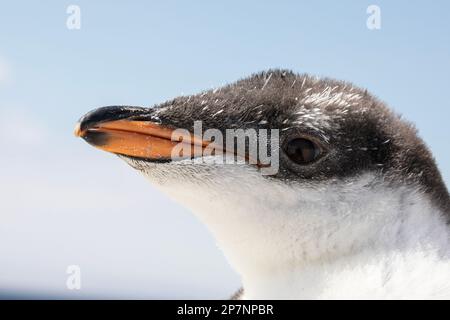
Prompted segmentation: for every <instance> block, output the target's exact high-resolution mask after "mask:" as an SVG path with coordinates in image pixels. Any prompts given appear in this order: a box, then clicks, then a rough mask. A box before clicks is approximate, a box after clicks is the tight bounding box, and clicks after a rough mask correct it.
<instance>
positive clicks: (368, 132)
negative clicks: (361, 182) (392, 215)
mask: <svg viewBox="0 0 450 320" xmlns="http://www.w3.org/2000/svg"><path fill="white" fill-rule="evenodd" d="M133 110H135V109H133ZM133 112H134V111H133ZM134 118H137V119H138V118H141V119H151V120H153V121H160V122H162V123H164V124H165V125H169V126H173V127H175V128H185V129H190V130H192V129H193V124H194V121H195V120H201V121H202V123H203V130H206V129H209V128H216V129H220V130H222V131H225V129H233V128H241V129H248V128H255V129H259V128H277V129H280V139H281V145H282V144H283V141H285V140H286V139H289V137H291V136H292V135H308V136H311V137H314V138H315V139H317V140H318V141H320V143H321V144H322V145H323V146H324V147H325V149H326V150H327V152H326V153H327V154H326V156H325V157H323V159H322V160H321V161H318V162H317V163H314V164H311V165H309V166H303V167H299V166H295V165H293V164H292V163H290V162H289V161H288V159H286V157H285V156H283V152H280V156H281V159H280V171H279V173H278V174H277V175H276V176H275V177H272V178H279V179H285V180H297V181H298V180H302V179H308V180H323V179H337V178H344V177H349V176H354V175H357V174H361V173H364V172H367V171H371V172H375V173H379V176H380V177H381V178H382V179H384V181H386V182H388V183H391V184H392V186H397V185H399V184H403V185H404V184H407V185H409V184H413V185H416V186H418V187H420V188H421V190H422V191H423V192H424V193H426V194H428V195H429V196H430V197H431V198H432V199H433V203H434V204H436V206H438V207H439V208H440V209H442V210H443V211H444V212H449V209H450V205H449V194H448V191H447V189H446V186H445V184H444V182H443V180H442V178H441V175H440V173H439V170H438V168H437V166H436V163H435V161H434V159H433V156H432V154H431V152H430V151H429V150H428V148H427V147H426V145H425V144H424V142H423V141H422V140H421V139H420V138H419V137H418V135H417V131H416V129H415V128H414V126H413V125H412V124H411V123H409V122H407V121H404V120H403V119H401V117H400V116H399V115H397V114H395V113H394V112H392V111H391V110H390V109H388V108H387V107H386V106H385V105H384V103H382V102H381V101H379V100H378V99H377V98H375V97H373V96H372V95H370V94H369V93H368V92H367V91H366V90H362V89H360V88H357V87H355V86H353V85H352V84H350V83H347V82H342V81H336V80H332V79H318V78H315V77H311V76H308V75H305V74H300V75H299V74H295V73H292V72H290V71H285V70H269V71H266V72H261V73H258V74H254V75H252V76H250V77H248V78H245V79H242V80H239V81H237V82H235V83H233V84H230V85H226V86H224V87H222V88H218V89H214V90H209V91H205V92H202V93H200V94H197V95H192V96H182V97H178V98H175V99H173V100H171V101H167V102H165V103H162V104H160V105H157V106H155V107H153V108H152V109H142V112H141V113H138V114H137V115H134Z"/></svg>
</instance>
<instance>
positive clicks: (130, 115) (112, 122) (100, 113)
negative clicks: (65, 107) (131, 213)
mask: <svg viewBox="0 0 450 320" xmlns="http://www.w3.org/2000/svg"><path fill="white" fill-rule="evenodd" d="M148 115H149V109H144V108H134V107H105V108H100V109H96V110H94V111H91V112H90V113H88V114H86V115H85V116H84V117H82V118H81V119H80V120H79V122H78V123H77V124H76V126H75V131H74V134H75V136H77V137H81V138H83V139H84V140H85V141H86V142H88V143H89V144H91V145H93V146H94V147H96V148H99V149H101V150H104V151H108V152H112V153H115V154H120V155H125V156H129V157H136V158H144V159H148V160H151V161H170V160H171V159H172V151H173V148H174V147H175V146H176V145H178V144H180V143H182V144H184V145H183V154H182V155H180V154H177V159H180V158H194V157H196V156H201V154H202V150H203V149H204V148H205V147H206V146H208V144H209V143H210V142H209V141H208V142H205V141H203V140H202V139H201V138H198V137H195V136H194V135H192V134H188V133H187V131H185V130H183V131H184V132H185V133H182V131H177V132H176V134H174V131H175V129H173V128H170V127H169V126H164V125H162V124H160V123H156V122H155V121H150V120H146V119H145V118H146V117H147V118H151V117H149V116H148ZM178 150H179V149H178ZM189 150H190V152H189Z"/></svg>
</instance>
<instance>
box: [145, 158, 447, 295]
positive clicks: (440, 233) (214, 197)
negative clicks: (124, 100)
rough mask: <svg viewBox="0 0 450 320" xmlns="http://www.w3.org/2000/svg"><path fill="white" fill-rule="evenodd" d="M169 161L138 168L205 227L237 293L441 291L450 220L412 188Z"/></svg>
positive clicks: (365, 178) (444, 288) (369, 178)
mask: <svg viewBox="0 0 450 320" xmlns="http://www.w3.org/2000/svg"><path fill="white" fill-rule="evenodd" d="M166 166H167V167H166ZM173 166H174V164H167V165H158V166H157V168H156V167H152V168H149V170H146V172H145V173H146V175H147V176H148V178H149V179H150V180H151V181H152V182H153V183H155V185H156V186H158V187H159V188H160V189H161V190H162V191H164V192H166V193H167V194H169V195H170V196H171V197H173V198H175V199H176V200H177V201H179V202H180V203H182V204H184V205H185V206H187V207H188V208H190V209H191V210H192V211H193V213H194V214H195V215H196V216H197V217H198V218H199V219H200V220H201V221H202V222H204V223H205V224H206V225H207V226H208V228H209V229H210V230H211V232H212V233H213V235H214V237H215V238H216V240H217V243H218V246H219V247H220V248H221V249H222V250H223V252H224V254H225V256H226V257H227V258H228V261H229V262H230V264H231V265H232V267H234V268H235V270H236V271H237V272H238V273H239V274H240V275H241V276H242V281H243V286H244V292H245V293H244V298H246V299H303V298H306V299H345V298H361V299H390V298H392V299H393V298H450V233H449V227H448V225H446V223H445V222H444V219H443V217H442V215H441V213H440V212H438V211H437V209H436V208H434V207H433V206H432V205H431V203H430V201H429V200H428V198H427V196H426V195H424V194H422V193H421V192H420V191H418V189H415V188H412V187H400V188H396V189H392V188H390V187H388V186H385V185H384V184H383V183H382V182H380V181H378V180H377V178H376V177H374V176H372V175H370V174H366V175H363V176H359V177H357V178H353V179H348V180H345V181H344V180H342V181H337V180H335V181H328V182H323V183H314V184H313V183H309V184H297V183H286V182H281V181H274V180H270V179H267V178H264V177H262V176H261V175H260V174H259V173H258V172H257V171H256V170H254V171H252V170H251V169H249V168H248V167H246V166H245V165H244V166H242V167H239V166H229V167H227V166H223V167H221V168H214V169H211V166H209V167H208V166H205V167H202V166H199V165H197V166H189V165H187V166H183V164H176V166H177V169H175V170H174V168H173ZM169 168H170V170H168V169H169ZM186 177H195V179H189V178H186ZM237 177H239V179H238V178H237Z"/></svg>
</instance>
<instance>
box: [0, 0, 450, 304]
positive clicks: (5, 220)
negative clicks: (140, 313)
mask: <svg viewBox="0 0 450 320" xmlns="http://www.w3.org/2000/svg"><path fill="white" fill-rule="evenodd" d="M71 4H75V5H79V6H80V8H81V29H80V30H68V29H67V28H66V19H67V17H68V14H67V13H66V9H67V7H68V6H69V5H71ZM370 4H376V5H378V6H379V7H380V8H381V19H382V21H381V29H380V30H376V31H371V30H368V29H367V27H366V19H367V17H368V14H367V13H366V9H367V7H368V5H370ZM449 15H450V2H448V1H395V2H394V1H356V0H355V1H339V2H337V1H314V2H313V1H295V2H294V1H276V2H275V1H273V2H272V3H271V4H268V3H266V2H265V3H263V2H261V1H246V2H245V3H244V2H243V1H195V2H194V1H183V2H182V1H179V2H177V1H164V2H162V1H161V2H160V3H159V4H157V3H156V1H155V2H153V3H149V1H122V2H121V3H119V1H114V2H113V1H92V0H90V1H45V2H44V1H40V2H38V1H18V0H15V1H4V0H1V1H0V149H1V150H2V152H1V154H0V179H1V180H0V181H1V182H0V297H62V298H79V297H87V298H89V297H94V298H95V297H101V298H227V297H228V296H229V295H230V294H231V293H232V292H233V291H234V290H235V289H237V288H238V287H239V285H240V280H239V277H238V276H237V275H236V274H235V273H234V272H233V270H232V269H231V267H230V266H229V265H228V264H227V262H226V260H225V259H224V257H223V256H222V254H221V252H220V251H219V249H217V247H216V246H215V244H214V240H213V238H212V237H211V236H210V234H209V233H208V231H207V229H206V228H205V227H203V226H202V225H201V224H200V223H199V222H198V221H196V220H195V219H194V217H193V216H192V215H191V214H190V213H189V212H188V211H187V210H185V209H183V208H182V207H181V206H180V205H178V204H176V203H174V202H173V201H171V200H169V199H168V198H167V197H166V196H164V195H163V194H161V193H159V192H158V191H156V190H155V189H154V188H153V187H152V186H151V185H150V184H149V183H147V181H146V180H145V179H144V178H143V177H141V176H140V175H139V174H138V173H137V172H135V171H134V170H132V169H131V168H129V167H127V165H125V164H124V163H122V162H121V161H119V160H118V159H117V158H116V157H114V156H113V155H110V154H107V153H105V152H100V151H98V150H95V149H94V148H92V147H90V146H89V145H87V144H86V143H85V142H83V141H82V140H81V139H76V138H75V137H74V136H73V135H72V130H73V127H74V124H75V122H76V121H77V119H78V118H79V117H80V116H81V115H83V114H84V113H85V112H87V111H89V110H91V109H93V108H96V107H100V106H104V105H119V104H128V105H145V106H149V105H153V104H156V103H159V102H163V101H164V100H166V99H170V98H173V97H175V96H178V95H180V94H182V93H184V94H190V93H196V92H199V91H201V90H203V89H208V88H211V87H216V86H220V85H222V84H225V83H228V82H231V81H234V80H237V79H239V78H241V77H244V76H247V75H249V74H251V73H253V72H257V71H261V70H264V69H267V68H274V67H281V68H289V69H292V70H294V71H296V72H308V73H311V74H314V75H319V76H321V75H323V76H329V77H333V78H338V79H342V80H348V81H352V82H354V83H355V84H357V85H359V86H361V87H364V88H367V89H368V90H369V91H371V92H372V93H374V94H375V95H377V96H378V97H379V98H381V99H382V100H384V101H386V102H387V103H388V104H389V105H390V106H391V107H393V108H394V109H395V110H397V111H398V112H400V113H402V114H403V115H404V117H405V118H407V119H409V120H411V121H413V122H414V123H415V124H416V125H417V127H418V128H419V131H420V134H421V136H422V137H423V138H424V139H425V141H426V142H427V143H428V145H429V146H430V148H431V149H432V151H433V153H434V155H435V157H436V159H437V162H438V164H439V167H440V169H441V171H442V173H443V175H444V178H445V180H446V181H447V183H448V182H449V181H450V149H449V144H448V139H449V134H450V125H449V124H448V121H449V118H450V117H449V116H450V99H449V94H448V93H449V90H450V81H449V78H450V41H449V39H450V19H449ZM68 265H79V266H80V268H81V276H82V277H81V283H82V288H81V290H79V291H70V290H68V289H67V288H66V279H67V274H66V268H67V266H68Z"/></svg>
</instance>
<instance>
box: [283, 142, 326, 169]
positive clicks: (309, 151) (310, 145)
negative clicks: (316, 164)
mask: <svg viewBox="0 0 450 320" xmlns="http://www.w3.org/2000/svg"><path fill="white" fill-rule="evenodd" d="M284 152H285V153H286V155H287V156H288V157H289V158H290V159H291V160H292V161H294V162H295V163H297V164H309V163H311V162H313V161H315V160H317V159H318V158H319V157H320V155H321V153H322V151H321V149H320V148H319V146H318V145H317V144H316V143H314V142H313V141H311V140H308V139H305V138H295V139H292V140H290V141H289V142H288V143H287V144H286V145H285V147H284Z"/></svg>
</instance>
